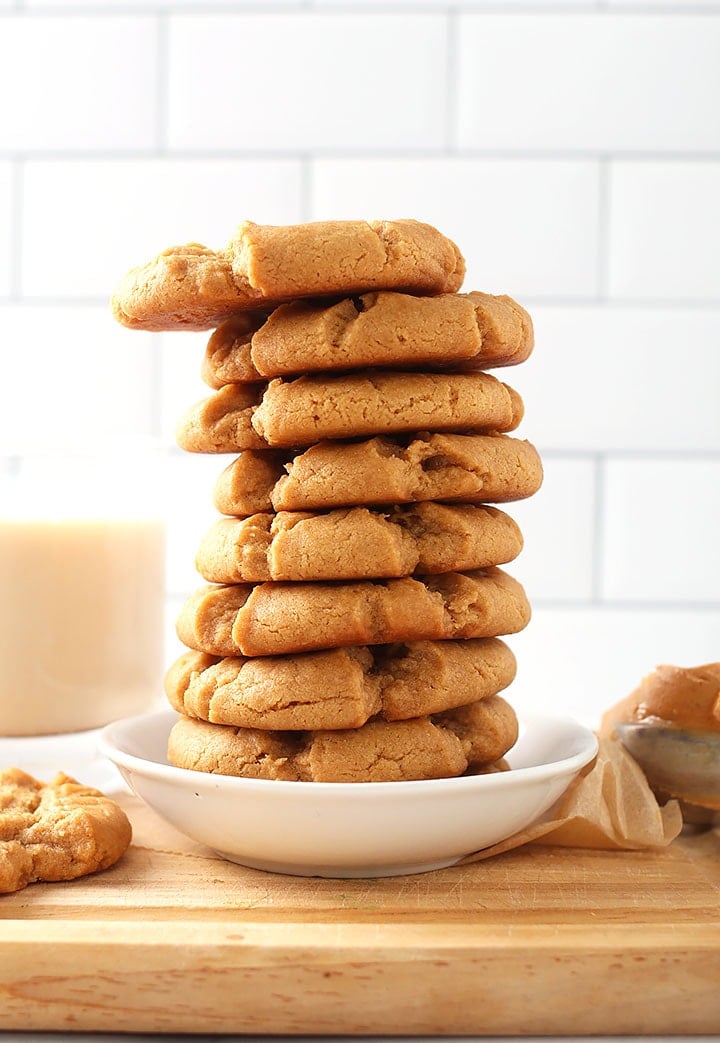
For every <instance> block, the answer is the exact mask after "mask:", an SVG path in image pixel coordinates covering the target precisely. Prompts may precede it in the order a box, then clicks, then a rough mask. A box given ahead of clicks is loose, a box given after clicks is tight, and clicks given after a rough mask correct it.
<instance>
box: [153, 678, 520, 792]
mask: <svg viewBox="0 0 720 1043" xmlns="http://www.w3.org/2000/svg"><path fill="white" fill-rule="evenodd" d="M516 738H517V718H516V716H515V713H514V711H513V709H512V707H510V706H509V705H508V703H506V702H505V700H504V699H503V698H502V697H501V696H499V695H492V696H489V697H488V698H487V699H483V700H481V701H480V702H477V703H474V704H472V705H471V706H466V707H462V708H460V709H458V710H449V711H447V712H446V713H442V714H438V715H436V716H434V717H415V718H412V719H411V720H408V721H392V722H391V721H377V720H372V721H369V722H368V723H367V724H365V725H363V726H362V727H361V728H353V729H347V730H342V731H300V732H291V731H278V732H272V731H270V732H269V731H260V730H259V729H256V728H235V727H229V726H227V725H222V724H208V723H207V722H205V721H196V720H191V719H190V718H189V717H181V718H180V720H179V721H178V722H177V723H176V724H175V725H174V726H173V729H172V731H171V732H170V737H169V741H168V760H169V761H170V763H171V764H174V765H176V766H177V767H180V768H191V769H192V770H193V771H206V772H211V773H214V774H218V775H235V776H241V777H242V778H249V779H275V780H282V781H287V782H409V781H413V780H418V779H438V778H452V777H455V776H457V775H462V774H463V772H465V771H467V770H468V768H474V767H476V766H479V765H483V764H493V763H495V762H496V761H498V760H500V758H501V757H503V756H504V754H505V753H507V751H508V750H509V749H510V747H511V746H513V745H514V743H515V740H516Z"/></svg>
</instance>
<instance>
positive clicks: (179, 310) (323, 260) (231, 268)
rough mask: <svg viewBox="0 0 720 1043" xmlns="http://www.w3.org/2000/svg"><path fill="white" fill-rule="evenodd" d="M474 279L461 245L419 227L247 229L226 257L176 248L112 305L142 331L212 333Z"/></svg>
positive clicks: (248, 225)
mask: <svg viewBox="0 0 720 1043" xmlns="http://www.w3.org/2000/svg"><path fill="white" fill-rule="evenodd" d="M464 274H465V262H464V260H463V258H462V255H461V253H460V251H459V250H458V248H457V247H456V246H455V244H454V243H452V242H451V241H450V240H449V239H446V238H445V236H443V235H441V234H440V232H438V231H437V229H435V228H433V227H431V226H430V225H427V224H422V223H421V222H419V221H411V220H399V221H370V222H368V221H318V222H312V223H310V224H301V225H286V226H273V225H257V224H253V222H251V221H245V222H244V223H243V224H241V225H240V227H239V229H238V231H237V233H236V235H235V236H234V237H233V238H232V239H231V240H230V243H229V244H228V246H227V247H226V249H224V250H220V251H217V252H216V251H214V250H210V249H208V248H207V247H206V246H202V245H200V244H199V243H189V244H187V245H186V246H173V247H170V249H168V250H165V251H163V253H161V254H160V255H159V256H158V257H156V258H155V259H154V260H152V261H149V262H148V263H147V264H144V265H142V266H140V267H139V268H133V269H132V270H131V271H130V272H128V274H127V275H126V276H125V278H124V279H123V280H122V282H121V283H120V285H119V286H118V288H117V289H116V291H115V293H114V294H113V297H112V301H111V307H112V311H113V314H114V316H115V318H116V319H117V320H118V322H121V323H122V324H123V325H124V326H129V327H131V328H133V329H146V330H172V329H191V330H193V329H194V330H204V329H212V328H213V327H215V326H219V325H220V323H221V322H223V321H224V320H225V319H228V318H230V316H232V315H234V314H235V313H236V312H238V311H246V310H253V309H260V310H264V311H268V310H270V309H271V308H273V307H274V306H275V305H277V304H280V303H282V302H285V301H289V300H293V299H295V298H296V297H321V296H335V297H338V296H347V295H349V294H358V293H365V292H366V291H368V290H403V291H407V292H409V293H428V294H434V293H454V292H455V291H456V290H458V289H459V288H460V286H461V284H462V280H463V277H464Z"/></svg>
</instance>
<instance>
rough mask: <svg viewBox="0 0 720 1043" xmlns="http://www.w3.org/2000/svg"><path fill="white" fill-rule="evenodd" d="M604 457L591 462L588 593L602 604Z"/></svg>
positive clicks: (594, 600)
mask: <svg viewBox="0 0 720 1043" xmlns="http://www.w3.org/2000/svg"><path fill="white" fill-rule="evenodd" d="M605 491H606V490H605V456H604V454H602V453H598V454H597V455H596V456H595V458H594V460H593V521H592V561H591V565H590V570H591V571H590V592H591V598H592V601H593V602H594V603H596V604H602V602H603V587H604V582H603V581H604V557H605Z"/></svg>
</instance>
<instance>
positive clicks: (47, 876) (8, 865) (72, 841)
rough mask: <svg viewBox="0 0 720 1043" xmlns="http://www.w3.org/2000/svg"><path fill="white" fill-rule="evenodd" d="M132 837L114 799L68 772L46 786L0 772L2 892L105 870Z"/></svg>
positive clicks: (21, 775)
mask: <svg viewBox="0 0 720 1043" xmlns="http://www.w3.org/2000/svg"><path fill="white" fill-rule="evenodd" d="M131 835H132V830H131V828H130V823H129V821H128V819H127V816H126V815H125V813H124V812H123V810H122V809H121V808H120V807H119V806H118V805H117V804H116V803H115V802H114V801H112V800H110V799H109V798H108V797H105V796H104V795H103V794H102V793H100V792H99V791H98V790H96V789H91V788H90V787H89V786H82V785H80V783H78V782H76V781H75V780H74V779H71V778H70V777H69V776H68V775H63V774H62V773H61V774H58V775H57V776H56V777H55V779H54V780H53V781H52V782H50V783H47V784H46V783H43V782H38V780H37V779H34V778H33V777H32V776H31V775H27V774H26V773H25V772H24V771H20V770H19V769H18V768H8V769H6V770H5V771H0V893H3V894H5V893H7V892H10V891H19V890H20V889H21V888H23V887H25V886H26V885H27V884H32V883H35V882H36V881H38V880H74V879H75V878H76V877H79V876H85V875H86V874H87V873H94V872H96V871H97V870H99V869H107V868H108V866H111V865H113V864H114V863H115V862H117V860H118V859H119V858H120V856H121V855H122V854H123V852H124V851H125V850H126V848H127V847H128V845H129V843H130V839H131Z"/></svg>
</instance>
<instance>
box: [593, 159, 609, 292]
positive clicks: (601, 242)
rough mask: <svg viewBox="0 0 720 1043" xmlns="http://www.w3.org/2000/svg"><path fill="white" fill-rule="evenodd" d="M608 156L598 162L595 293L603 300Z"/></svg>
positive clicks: (606, 288) (606, 286) (606, 274)
mask: <svg viewBox="0 0 720 1043" xmlns="http://www.w3.org/2000/svg"><path fill="white" fill-rule="evenodd" d="M610 163H611V160H610V157H609V156H601V157H600V160H599V162H598V213H597V220H598V242H597V273H596V278H597V294H598V300H599V301H600V302H604V301H607V300H608V297H609V287H610V217H611V206H612V198H611V194H610V172H611V168H610Z"/></svg>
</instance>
